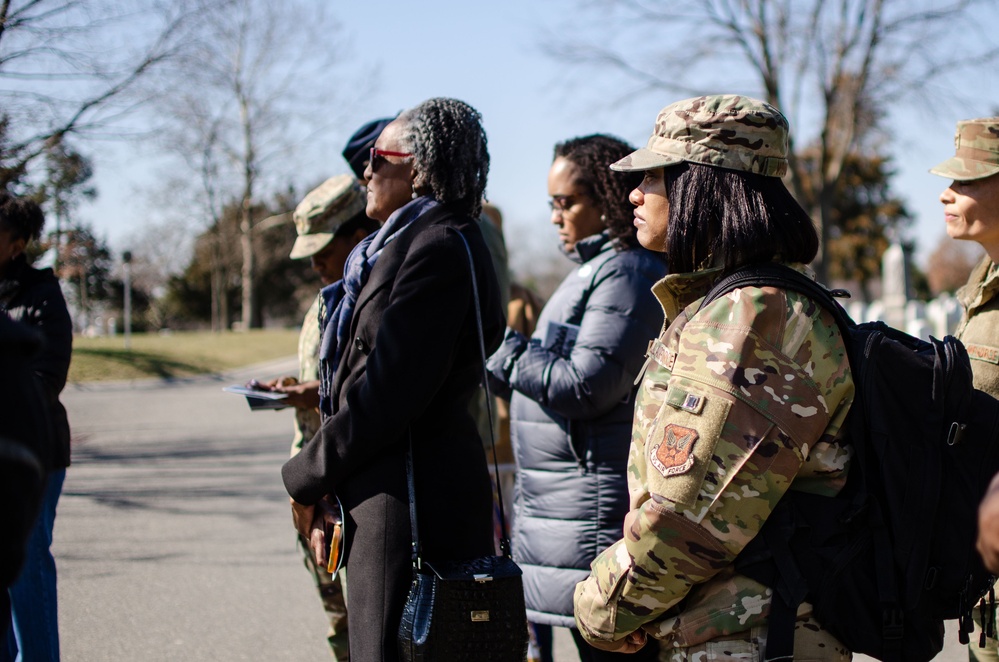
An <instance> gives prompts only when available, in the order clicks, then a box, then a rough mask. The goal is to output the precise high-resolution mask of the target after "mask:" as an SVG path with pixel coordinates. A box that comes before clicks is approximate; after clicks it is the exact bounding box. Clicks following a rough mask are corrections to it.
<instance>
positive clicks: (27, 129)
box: [0, 0, 198, 189]
mask: <svg viewBox="0 0 999 662" xmlns="http://www.w3.org/2000/svg"><path fill="white" fill-rule="evenodd" d="M196 1H198V0H177V1H175V2H161V1H160V0H135V1H134V2H132V3H130V5H129V8H127V9H125V8H123V6H122V4H121V3H119V2H114V1H112V0H85V1H84V0H0V96H2V98H3V100H4V101H3V107H2V109H0V125H2V126H0V129H2V131H0V133H2V134H3V136H2V137H3V140H2V143H0V188H15V189H16V188H18V187H21V188H26V187H27V188H29V187H30V184H31V182H30V180H31V176H32V169H33V167H34V165H35V164H36V163H37V162H39V161H40V160H41V159H42V158H43V157H44V156H45V154H46V153H47V152H50V151H51V150H52V149H54V148H58V146H59V144H60V143H61V142H62V141H63V140H64V139H65V138H66V137H67V136H70V135H77V136H81V137H94V136H100V137H108V136H110V135H118V134H120V133H121V132H122V131H123V130H124V129H123V123H124V120H125V118H126V117H127V116H128V114H129V111H131V110H133V109H134V108H135V107H136V106H137V105H139V104H140V103H141V98H140V97H139V96H138V90H137V86H138V84H139V82H140V81H141V80H142V79H143V78H145V77H146V76H147V75H149V74H150V73H151V72H152V71H154V70H155V69H156V68H157V67H158V66H160V65H161V64H163V63H164V62H166V61H168V60H169V59H170V58H172V57H173V56H175V55H176V54H177V53H178V50H179V48H180V47H181V46H182V44H183V43H184V42H185V38H186V37H185V35H186V29H187V28H188V27H190V25H191V18H192V16H194V15H196V13H197V12H196V11H194V3H195V2H196Z"/></svg>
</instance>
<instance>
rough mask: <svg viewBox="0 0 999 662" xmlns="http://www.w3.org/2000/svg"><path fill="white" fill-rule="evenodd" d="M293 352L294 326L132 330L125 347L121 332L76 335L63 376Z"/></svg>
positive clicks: (148, 371)
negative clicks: (160, 331)
mask: <svg viewBox="0 0 999 662" xmlns="http://www.w3.org/2000/svg"><path fill="white" fill-rule="evenodd" d="M297 351H298V329H273V330H272V329H266V330H254V331H249V332H245V333H236V332H231V331H227V332H224V333H212V332H210V331H175V332H173V333H170V334H168V335H160V334H145V333H142V334H132V347H131V349H130V350H126V349H125V339H124V337H122V336H115V337H113V338H84V337H81V336H76V337H74V338H73V360H72V362H71V363H70V365H69V381H71V382H92V381H107V380H119V379H144V378H149V377H154V378H155V377H159V378H166V377H189V376H191V375H198V374H204V373H211V372H219V371H222V370H229V369H232V368H239V367H242V366H247V365H252V364H254V363H260V362H262V361H270V360H272V359H279V358H282V357H285V356H293V355H294V354H295V353H296V352H297Z"/></svg>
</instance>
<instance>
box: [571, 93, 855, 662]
mask: <svg viewBox="0 0 999 662" xmlns="http://www.w3.org/2000/svg"><path fill="white" fill-rule="evenodd" d="M612 168H614V169H617V170H625V171H633V170H637V171H644V173H645V179H644V180H643V182H642V184H641V185H640V186H639V187H638V188H637V189H635V190H634V191H633V192H632V193H631V201H632V203H633V204H634V205H635V206H636V210H635V225H636V226H637V228H638V239H639V241H640V242H641V243H642V245H643V246H645V247H646V248H650V249H653V250H659V251H664V252H665V253H666V257H667V261H668V263H669V265H670V272H671V273H670V275H669V276H667V277H666V278H664V279H663V280H661V281H660V282H658V283H657V284H656V285H655V287H654V288H653V293H654V294H655V295H656V297H657V298H658V299H659V301H660V303H661V304H662V307H663V310H664V311H665V315H666V325H665V326H664V330H663V332H662V333H661V335H660V336H659V338H658V339H656V340H654V341H653V342H652V343H651V344H650V346H649V351H648V360H647V361H646V367H645V371H644V373H643V376H642V377H641V387H640V389H639V392H638V396H637V401H636V405H635V421H634V427H633V431H632V444H631V455H630V461H629V488H630V494H631V501H630V512H629V513H628V515H627V517H626V519H625V526H624V539H622V540H619V541H618V542H616V543H615V544H614V545H612V546H611V547H610V548H608V549H607V550H606V551H604V552H603V553H602V554H601V555H600V556H598V557H597V559H596V560H595V561H594V562H593V564H592V566H591V574H590V576H589V577H588V578H587V579H586V580H585V581H583V582H581V583H580V584H579V585H578V586H577V588H576V593H575V596H574V597H575V615H576V622H577V624H578V625H579V628H580V631H581V632H582V633H583V635H584V636H585V637H586V638H587V640H588V641H589V642H590V643H591V644H593V645H594V646H597V647H600V648H604V649H607V650H620V651H634V650H638V649H640V648H641V647H642V646H643V645H644V643H645V641H646V638H647V637H648V636H652V637H654V638H656V639H659V640H661V641H662V642H663V644H664V647H665V649H666V650H667V651H668V654H669V659H672V660H690V659H696V660H699V661H700V660H734V659H740V660H741V659H758V656H759V655H760V654H761V653H762V651H763V649H764V646H765V640H766V633H767V619H768V613H769V605H770V589H768V588H766V587H764V586H762V585H760V584H758V583H756V582H754V581H752V580H750V579H748V578H747V577H745V576H742V575H740V574H738V573H737V572H736V571H735V568H734V565H733V562H734V560H735V558H736V556H738V554H739V552H740V551H741V550H742V549H743V548H744V547H745V546H746V544H747V543H748V542H749V541H750V540H752V538H753V537H754V536H755V535H756V534H757V533H758V532H759V530H760V528H761V527H762V525H763V523H764V522H765V521H766V519H767V517H768V516H769V515H770V513H771V512H772V511H773V508H774V507H775V505H776V504H777V502H778V500H779V499H780V498H781V496H782V495H784V494H785V493H786V492H787V491H788V490H789V489H791V490H802V491H810V492H815V493H819V494H835V493H836V492H837V491H838V490H839V489H840V488H841V487H842V484H843V481H844V480H845V474H846V469H847V466H848V463H849V452H848V451H847V450H846V449H845V448H844V447H842V446H841V445H840V444H839V443H838V442H837V435H838V432H839V429H840V426H841V425H842V423H843V419H844V417H845V415H846V413H847V411H848V409H849V405H850V403H851V401H852V397H853V381H852V379H851V376H850V371H849V364H848V361H847V357H846V352H845V349H844V346H843V341H842V338H841V337H840V332H839V330H838V328H837V326H836V323H835V321H834V319H833V317H832V316H831V314H830V313H829V312H828V311H826V310H824V309H823V308H821V307H820V306H818V305H816V304H815V303H813V302H811V301H810V300H808V299H807V298H806V297H804V296H803V295H800V294H797V293H795V292H791V291H784V290H780V289H775V288H769V287H767V288H759V287H745V288H740V289H736V290H733V291H732V292H730V293H728V294H726V295H724V296H722V297H720V298H718V299H717V300H715V301H713V302H712V303H710V304H709V305H708V306H706V307H705V308H704V309H703V310H698V307H699V304H700V301H701V299H702V298H703V295H704V294H705V293H706V292H707V290H708V289H709V288H710V286H711V284H712V283H713V282H715V281H716V280H717V279H718V278H719V277H720V276H721V275H724V274H726V273H729V272H731V271H733V270H735V269H737V268H739V267H742V266H745V265H748V264H753V263H764V262H780V263H784V264H787V265H789V266H792V267H793V268H796V269H798V270H802V271H804V270H805V269H806V267H805V266H804V265H805V264H807V263H808V262H810V261H811V260H812V259H813V258H814V257H815V254H816V251H817V248H818V237H817V236H816V233H815V230H814V227H813V225H812V222H811V220H810V219H809V217H808V215H807V214H806V213H805V212H804V210H802V209H801V207H800V206H799V205H798V204H797V203H796V202H795V201H794V200H793V198H792V197H791V195H790V193H788V191H787V189H786V188H785V187H784V185H783V184H782V182H781V180H780V177H781V176H782V175H783V174H784V173H785V171H786V169H787V120H785V119H784V117H783V116H782V115H781V114H780V112H779V111H778V110H777V109H775V108H773V107H772V106H770V105H768V104H766V103H763V102H761V101H757V100H755V99H749V98H746V97H739V96H731V95H724V96H710V97H700V98H696V99H689V100H686V101H681V102H678V103H675V104H672V105H670V106H667V107H666V108H665V109H663V110H662V112H660V114H659V117H658V120H657V122H656V126H655V130H654V132H653V135H652V137H651V138H650V140H649V143H648V147H647V148H645V149H639V150H637V151H636V152H634V153H632V154H631V155H629V156H627V157H625V158H624V159H622V160H621V161H619V162H617V163H615V164H614V165H613V166H612ZM798 616H799V621H798V624H797V627H796V629H795V642H794V644H795V658H796V659H799V660H801V659H814V660H841V659H842V660H847V659H850V653H849V651H847V650H845V649H844V647H843V646H842V644H840V643H839V642H838V641H836V640H835V638H833V637H832V636H831V635H830V634H828V633H826V632H824V631H823V630H822V628H821V626H820V625H819V624H818V623H816V622H815V621H814V619H811V617H810V609H809V608H808V605H807V604H806V605H804V609H803V610H802V611H800V612H799V615H798Z"/></svg>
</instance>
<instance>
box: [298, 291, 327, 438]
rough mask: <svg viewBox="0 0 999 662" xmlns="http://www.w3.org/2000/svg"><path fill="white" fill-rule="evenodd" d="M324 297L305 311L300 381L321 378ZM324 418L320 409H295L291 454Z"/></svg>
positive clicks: (300, 348) (299, 355)
mask: <svg viewBox="0 0 999 662" xmlns="http://www.w3.org/2000/svg"><path fill="white" fill-rule="evenodd" d="M321 301H322V297H316V300H315V301H313V302H312V307H310V308H309V311H308V312H307V313H305V319H304V320H303V321H302V331H301V333H299V334H298V381H299V382H311V381H314V380H316V379H319V343H320V341H321V339H322V336H321V333H320V329H319V305H320V302H321ZM321 424H322V420H321V419H320V417H319V410H318V409H296V410H295V438H294V439H293V440H292V442H291V454H292V455H295V454H297V453H298V451H300V450H302V443H303V442H304V441H305V440H306V439H312V437H314V436H315V435H316V433H317V432H319V426H320V425H321Z"/></svg>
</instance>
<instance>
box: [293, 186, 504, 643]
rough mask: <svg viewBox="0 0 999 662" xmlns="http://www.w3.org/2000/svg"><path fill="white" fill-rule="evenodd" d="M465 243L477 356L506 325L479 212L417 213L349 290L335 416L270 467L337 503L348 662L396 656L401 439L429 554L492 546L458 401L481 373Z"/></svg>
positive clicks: (462, 403) (402, 558)
mask: <svg viewBox="0 0 999 662" xmlns="http://www.w3.org/2000/svg"><path fill="white" fill-rule="evenodd" d="M455 230H459V231H460V232H461V233H462V234H463V235H464V236H465V238H466V239H467V240H468V243H469V245H470V247H471V250H472V255H473V260H474V263H475V274H476V279H477V281H478V285H479V296H480V301H481V309H482V317H483V328H484V334H485V343H486V353H487V354H489V353H491V352H492V351H493V350H494V349H495V348H496V347H497V346H498V344H499V341H500V338H501V336H502V333H503V329H504V326H505V325H504V316H503V311H502V309H501V305H500V297H499V289H498V286H497V284H496V274H495V272H494V270H493V267H492V262H491V260H490V257H489V252H488V250H487V248H486V245H485V243H484V242H483V240H482V235H481V233H480V231H479V228H478V225H477V221H475V220H473V219H471V218H468V217H465V216H461V215H458V214H456V213H454V212H453V211H452V210H450V209H449V208H448V207H446V206H443V205H442V206H439V207H436V208H433V209H431V210H429V211H427V212H425V213H424V214H423V215H422V216H421V217H419V218H417V219H416V220H414V221H413V222H412V223H411V224H410V225H409V227H407V228H406V229H405V230H404V231H403V232H402V234H400V236H399V237H397V238H396V239H395V240H394V241H392V242H390V243H389V244H388V245H387V246H386V247H385V248H384V250H383V251H382V253H381V255H380V256H379V257H378V260H377V261H376V263H375V265H374V267H373V268H372V270H371V273H370V275H369V277H368V280H367V282H366V283H365V285H364V287H363V288H362V290H361V292H360V294H359V295H358V300H357V303H356V305H355V308H354V313H353V317H352V319H351V322H350V336H349V338H350V342H349V344H348V346H347V347H346V348H344V353H343V356H342V358H341V361H340V365H339V367H338V369H337V373H336V375H335V378H334V383H333V414H332V416H330V417H328V418H326V420H325V421H324V422H323V425H322V428H321V429H320V431H319V432H318V433H317V434H316V436H315V437H314V438H312V439H311V440H309V441H307V442H306V443H305V444H304V446H303V448H302V451H301V452H300V453H299V454H298V455H296V456H295V457H293V458H291V459H290V460H288V462H287V463H286V464H285V465H284V467H283V469H282V476H283V478H284V483H285V487H286V488H287V490H288V493H289V494H290V495H291V496H292V498H294V499H295V500H296V501H298V502H299V503H304V504H311V503H315V502H316V501H318V500H319V499H320V498H322V497H323V496H324V495H326V494H328V493H330V492H335V493H336V494H337V496H338V497H339V498H340V500H341V502H342V503H343V505H344V509H345V510H346V511H347V522H346V533H347V536H348V550H347V554H348V555H347V561H346V563H347V566H346V567H347V578H348V583H349V585H350V588H349V596H350V598H349V599H350V605H349V610H350V649H351V659H352V660H354V662H364V661H366V660H371V661H376V660H377V661H380V660H394V659H396V649H395V646H396V644H395V640H396V631H397V629H398V626H399V620H400V616H401V613H402V607H403V604H404V603H405V598H406V594H407V592H408V590H409V584H410V581H411V576H412V571H411V563H410V547H411V540H412V538H411V530H410V529H411V527H410V520H409V498H408V493H407V487H406V469H405V460H406V451H407V447H408V444H409V440H410V438H412V445H413V461H414V474H415V476H416V481H415V482H416V503H417V526H418V527H419V534H420V540H421V544H422V548H423V557H424V558H425V559H428V560H431V561H433V560H459V559H463V558H472V557H475V556H481V555H485V554H490V553H492V551H493V541H492V489H491V485H490V478H489V474H488V469H487V463H486V455H485V452H484V450H483V444H482V440H481V439H480V438H479V435H478V432H477V431H476V426H475V423H474V421H473V420H472V417H471V416H470V414H469V401H470V399H471V397H472V395H473V393H474V392H475V390H476V389H477V388H478V387H479V385H480V383H481V381H482V358H481V355H480V350H479V339H478V332H477V330H476V322H475V305H474V300H473V297H472V284H471V283H472V281H471V277H470V272H469V269H470V266H469V263H468V257H467V254H466V251H465V246H464V244H463V243H462V241H461V238H460V237H459V236H458V235H457V234H456V233H455Z"/></svg>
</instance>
